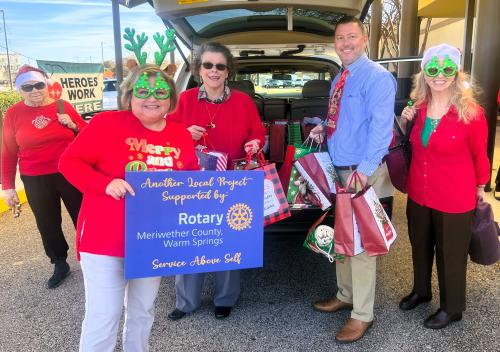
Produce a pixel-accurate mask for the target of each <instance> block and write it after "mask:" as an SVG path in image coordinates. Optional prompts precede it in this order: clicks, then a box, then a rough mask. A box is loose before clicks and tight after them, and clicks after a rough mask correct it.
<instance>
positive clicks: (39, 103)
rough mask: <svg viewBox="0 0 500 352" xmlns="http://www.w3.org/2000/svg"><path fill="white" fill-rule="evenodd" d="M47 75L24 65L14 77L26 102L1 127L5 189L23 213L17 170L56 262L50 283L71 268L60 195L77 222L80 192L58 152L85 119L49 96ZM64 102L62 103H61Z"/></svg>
mask: <svg viewBox="0 0 500 352" xmlns="http://www.w3.org/2000/svg"><path fill="white" fill-rule="evenodd" d="M47 81H48V77H47V74H46V73H45V72H43V71H41V70H39V69H38V68H36V67H31V66H28V65H24V66H23V67H21V68H20V70H19V72H18V73H17V76H16V89H17V90H18V92H19V93H20V94H21V96H22V97H23V101H21V102H19V103H17V104H15V105H13V106H12V107H10V108H9V110H7V113H6V114H5V119H4V123H3V130H2V136H3V137H2V189H3V190H4V191H5V200H6V202H7V205H8V206H9V207H11V208H12V209H13V210H14V216H18V215H19V210H20V208H19V207H20V205H19V198H18V196H17V192H16V185H15V179H16V170H17V166H18V164H19V173H20V174H21V180H22V181H23V184H24V190H25V192H26V197H27V198H28V203H29V205H30V207H31V210H32V211H33V215H34V216H35V219H36V225H37V227H38V231H40V235H41V237H42V243H43V247H44V249H45V254H46V255H47V257H49V258H50V262H51V263H52V264H54V274H53V275H52V276H51V277H50V278H49V280H48V281H47V287H48V288H56V287H57V286H59V285H60V284H61V283H62V282H63V280H64V279H65V278H66V277H67V276H68V274H69V273H70V268H69V265H68V263H67V261H66V259H67V257H68V248H69V247H68V243H67V242H66V238H65V237H64V233H63V230H62V227H61V221H62V219H61V200H62V201H63V202H64V205H65V206H66V209H67V210H68V213H69V215H70V216H71V219H72V220H73V224H74V225H76V220H77V218H78V212H79V210H80V204H81V203H82V194H81V193H80V192H79V191H78V190H77V189H76V188H75V187H73V186H72V185H71V184H70V183H69V182H68V181H66V179H65V178H64V177H63V176H62V175H61V174H60V173H59V172H58V170H57V164H58V163H59V157H60V156H61V154H62V153H63V152H64V150H65V149H66V147H67V146H68V145H69V144H70V143H71V141H72V140H73V139H74V138H75V136H76V134H77V133H78V132H79V131H80V130H81V129H83V128H84V127H85V126H86V125H87V123H86V122H85V121H84V120H83V119H82V118H81V116H80V115H79V114H78V113H77V112H76V110H75V109H74V108H73V106H72V105H71V104H70V103H68V102H66V101H62V100H61V101H59V102H57V101H55V100H54V99H52V98H51V97H50V96H49V90H48V82H47ZM59 105H61V106H59Z"/></svg>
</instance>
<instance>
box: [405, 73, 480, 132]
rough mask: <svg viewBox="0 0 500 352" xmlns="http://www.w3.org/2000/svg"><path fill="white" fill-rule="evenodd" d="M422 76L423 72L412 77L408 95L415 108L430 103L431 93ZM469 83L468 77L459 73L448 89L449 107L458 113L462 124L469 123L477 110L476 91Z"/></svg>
mask: <svg viewBox="0 0 500 352" xmlns="http://www.w3.org/2000/svg"><path fill="white" fill-rule="evenodd" d="M424 75H425V73H424V71H421V72H419V73H417V74H416V75H415V76H414V79H413V90H412V92H411V93H410V97H411V99H412V100H413V101H414V102H415V106H416V107H417V108H419V107H420V106H422V105H423V104H429V103H430V102H431V101H432V93H431V90H430V88H429V86H428V85H427V83H426V82H425V77H424ZM470 82H471V81H470V77H469V75H467V74H466V73H463V72H461V71H459V72H458V73H457V74H456V76H455V79H454V80H453V82H452V83H451V85H450V87H449V89H450V96H451V105H453V106H454V107H455V108H456V109H457V111H458V120H459V121H462V122H464V123H469V122H470V121H471V120H473V119H474V118H475V117H476V115H477V114H476V112H477V110H478V108H479V105H478V103H477V101H476V99H475V98H474V96H475V95H476V94H477V89H476V88H473V86H472V84H471V83H470Z"/></svg>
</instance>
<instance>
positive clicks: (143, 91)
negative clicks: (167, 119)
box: [134, 87, 170, 100]
mask: <svg viewBox="0 0 500 352" xmlns="http://www.w3.org/2000/svg"><path fill="white" fill-rule="evenodd" d="M134 96H135V97H136V98H139V99H147V98H149V97H150V96H154V97H155V98H156V99H158V100H165V99H168V98H170V89H165V88H145V87H142V88H137V87H134Z"/></svg>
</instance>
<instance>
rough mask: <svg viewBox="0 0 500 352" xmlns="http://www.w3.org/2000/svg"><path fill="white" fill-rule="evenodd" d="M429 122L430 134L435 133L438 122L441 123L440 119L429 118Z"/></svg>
mask: <svg viewBox="0 0 500 352" xmlns="http://www.w3.org/2000/svg"><path fill="white" fill-rule="evenodd" d="M429 121H430V123H431V129H432V132H436V128H437V126H438V125H439V122H440V121H441V119H433V118H429Z"/></svg>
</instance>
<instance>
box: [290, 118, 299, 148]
mask: <svg viewBox="0 0 500 352" xmlns="http://www.w3.org/2000/svg"><path fill="white" fill-rule="evenodd" d="M288 145H295V146H300V145H302V135H301V134H300V122H299V121H293V122H290V123H289V124H288Z"/></svg>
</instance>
